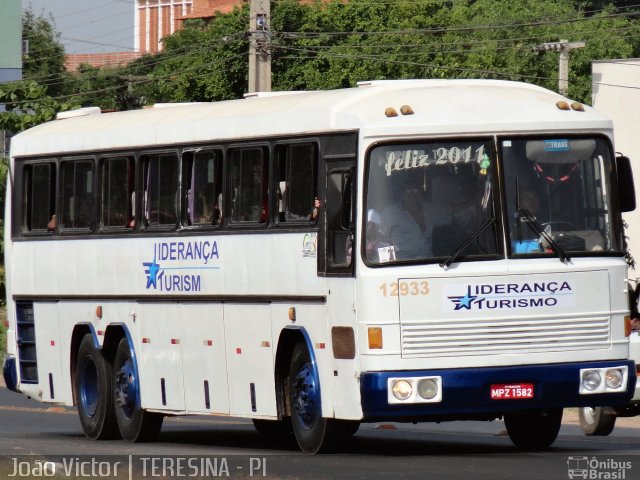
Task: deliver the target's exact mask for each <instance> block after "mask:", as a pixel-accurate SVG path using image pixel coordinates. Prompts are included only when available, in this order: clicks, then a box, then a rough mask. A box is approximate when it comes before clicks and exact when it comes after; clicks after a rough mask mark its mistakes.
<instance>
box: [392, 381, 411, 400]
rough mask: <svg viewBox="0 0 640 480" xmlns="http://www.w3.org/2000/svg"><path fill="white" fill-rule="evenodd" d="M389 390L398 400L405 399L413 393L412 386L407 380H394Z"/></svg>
mask: <svg viewBox="0 0 640 480" xmlns="http://www.w3.org/2000/svg"><path fill="white" fill-rule="evenodd" d="M391 391H392V392H393V396H394V397H396V398H397V399H398V400H406V399H407V398H409V397H410V396H411V394H412V393H413V387H412V386H411V383H409V382H408V381H407V380H396V381H395V382H393V386H392V387H391Z"/></svg>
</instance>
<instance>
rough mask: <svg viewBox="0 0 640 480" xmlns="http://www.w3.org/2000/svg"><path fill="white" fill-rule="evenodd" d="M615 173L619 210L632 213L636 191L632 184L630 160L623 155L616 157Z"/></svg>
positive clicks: (634, 207) (634, 206)
mask: <svg viewBox="0 0 640 480" xmlns="http://www.w3.org/2000/svg"><path fill="white" fill-rule="evenodd" d="M616 171H617V173H618V196H619V200H620V210H621V211H623V212H632V211H634V210H635V209H636V189H635V186H634V183H633V171H632V170H631V160H629V157H625V156H624V155H618V156H617V157H616Z"/></svg>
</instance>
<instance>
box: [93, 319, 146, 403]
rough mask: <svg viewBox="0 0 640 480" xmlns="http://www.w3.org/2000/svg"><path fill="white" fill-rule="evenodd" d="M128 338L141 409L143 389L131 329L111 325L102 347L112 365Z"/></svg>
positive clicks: (121, 325)
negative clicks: (120, 347) (119, 348)
mask: <svg viewBox="0 0 640 480" xmlns="http://www.w3.org/2000/svg"><path fill="white" fill-rule="evenodd" d="M123 338H126V339H127V343H128V344H129V351H130V352H131V361H132V363H133V370H134V372H135V378H136V383H137V384H136V388H137V390H138V395H137V396H136V407H137V408H141V404H142V401H141V397H140V395H141V391H140V390H141V389H140V374H139V371H138V358H137V356H136V348H135V345H134V343H133V337H132V336H131V332H130V331H129V328H127V326H126V325H125V324H124V323H112V324H110V325H109V326H108V327H107V329H106V331H105V334H104V343H103V345H102V350H103V355H104V356H105V358H106V359H108V360H109V361H110V362H111V363H113V361H114V360H115V357H116V351H117V350H118V345H119V344H120V341H121V340H122V339H123Z"/></svg>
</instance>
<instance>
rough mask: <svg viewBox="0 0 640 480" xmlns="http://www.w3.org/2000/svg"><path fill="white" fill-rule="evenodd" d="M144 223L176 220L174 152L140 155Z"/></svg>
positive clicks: (176, 176) (176, 197) (165, 222)
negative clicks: (142, 169) (142, 167)
mask: <svg viewBox="0 0 640 480" xmlns="http://www.w3.org/2000/svg"><path fill="white" fill-rule="evenodd" d="M142 160H143V165H144V172H143V179H144V219H145V225H151V226H153V225H172V226H173V225H175V224H176V223H177V222H178V177H179V175H178V172H179V169H178V165H179V162H178V156H177V155H176V154H175V153H160V154H149V155H143V156H142Z"/></svg>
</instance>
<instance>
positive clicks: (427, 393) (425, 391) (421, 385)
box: [418, 378, 438, 400]
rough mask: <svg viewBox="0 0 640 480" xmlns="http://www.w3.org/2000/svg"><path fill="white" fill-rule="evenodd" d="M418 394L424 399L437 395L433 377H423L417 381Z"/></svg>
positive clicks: (436, 386) (436, 383)
mask: <svg viewBox="0 0 640 480" xmlns="http://www.w3.org/2000/svg"><path fill="white" fill-rule="evenodd" d="M418 395H420V396H421V397H422V398H424V399H425V400H431V399H432V398H435V396H436V395H438V382H436V381H435V380H434V379H433V378H423V379H422V380H420V381H419V382H418Z"/></svg>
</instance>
